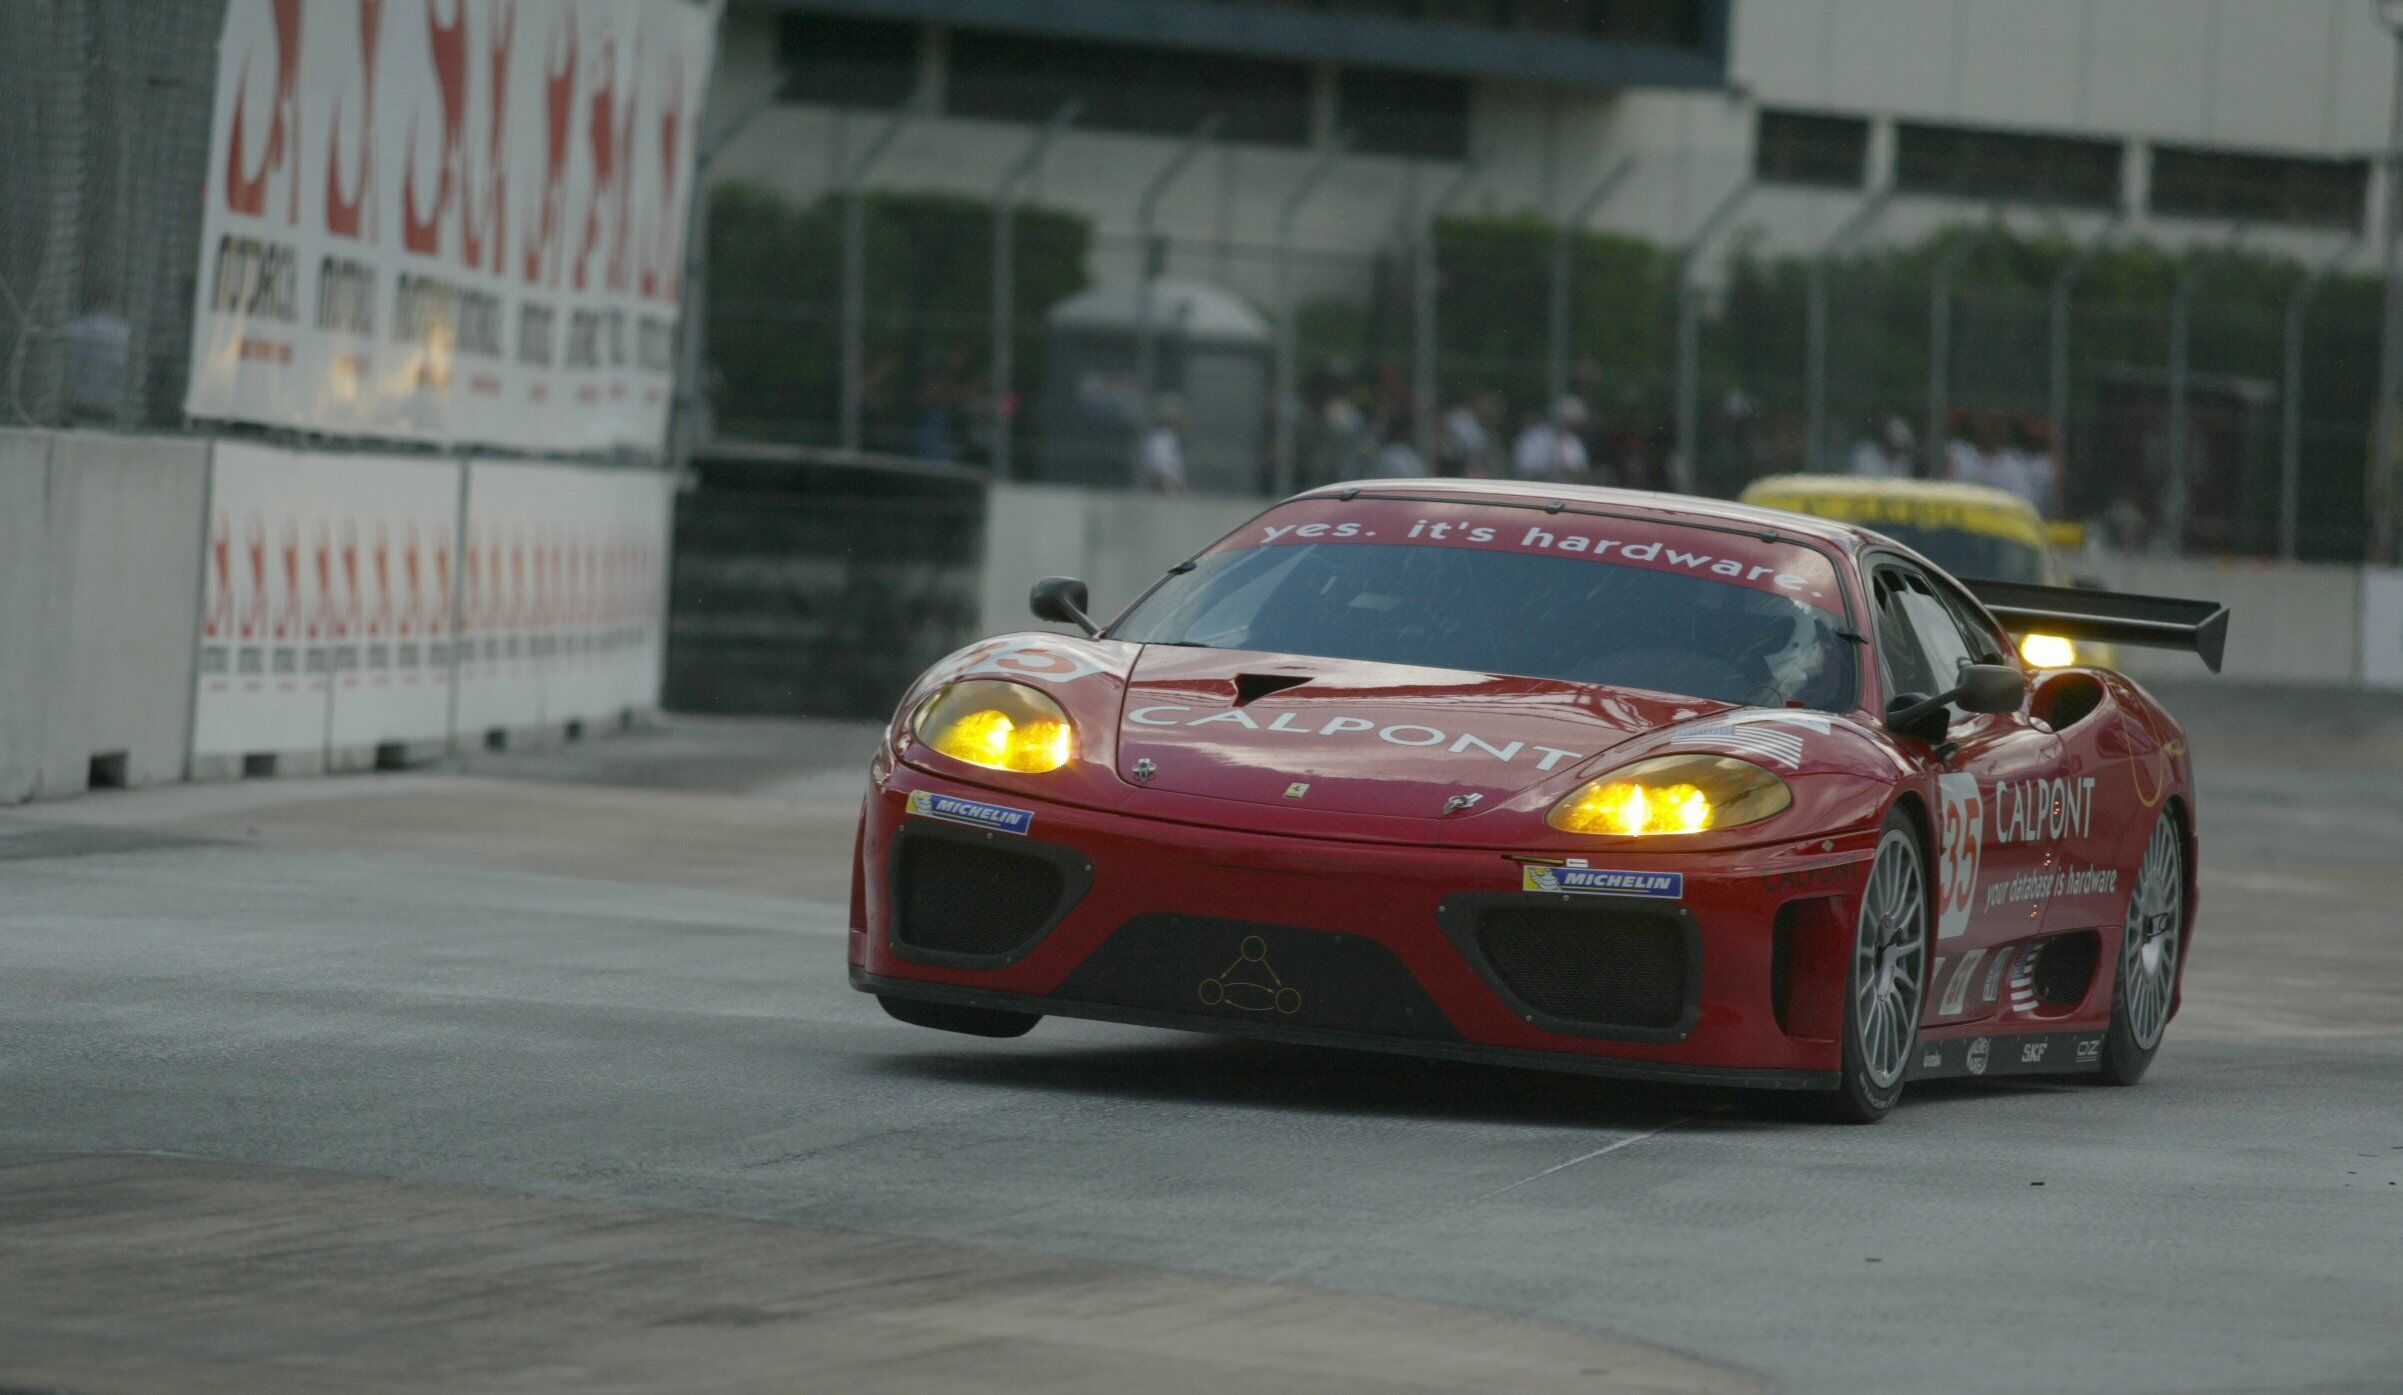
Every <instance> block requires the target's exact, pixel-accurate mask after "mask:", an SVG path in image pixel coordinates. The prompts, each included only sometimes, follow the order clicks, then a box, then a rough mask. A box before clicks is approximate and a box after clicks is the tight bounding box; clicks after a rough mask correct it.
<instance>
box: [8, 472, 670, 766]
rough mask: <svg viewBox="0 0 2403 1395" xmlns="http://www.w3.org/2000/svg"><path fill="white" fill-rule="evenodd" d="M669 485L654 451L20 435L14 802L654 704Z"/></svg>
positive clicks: (15, 488)
mask: <svg viewBox="0 0 2403 1395" xmlns="http://www.w3.org/2000/svg"><path fill="white" fill-rule="evenodd" d="M670 491H671V481H670V478H669V476H667V475H666V474H664V473H662V472H660V471H656V470H643V469H605V468H594V467H582V466H569V465H549V464H543V465H535V464H519V463H516V462H501V461H476V462H473V463H463V462H460V461H457V460H450V459H437V458H426V457H411V456H375V455H360V454H352V453H333V452H325V451H299V450H283V449H278V448H273V447H267V446H259V445H253V444H250V443H247V442H238V441H227V442H217V443H211V442H209V441H207V440H203V439H196V438H165V437H139V436H120V435H113V434H106V433H98V432H41V431H0V803H10V802H15V801H18V800H23V799H29V798H38V797H55V796H59V795H67V794H75V793H79V792H81V791H82V790H83V789H84V788H85V787H86V785H87V784H88V783H89V782H90V781H92V780H101V781H104V782H108V783H126V784H153V783H158V782H162V781H169V780H177V779H182V778H185V777H186V776H191V777H194V778H201V779H209V778H224V777H229V776H233V775H239V774H243V773H245V772H257V771H262V770H271V771H273V772H275V773H282V774H292V773H302V772H307V771H312V770H317V769H323V768H329V767H330V768H336V769H341V768H354V767H358V766H363V765H367V764H372V763H373V762H374V761H375V760H376V759H377V758H378V756H379V755H380V754H381V753H383V752H385V751H388V750H391V749H393V748H396V747H397V748H399V750H400V751H401V753H402V755H403V756H404V757H407V758H423V757H425V756H429V755H433V754H438V753H440V752H443V751H446V750H450V749H453V748H454V747H455V746H457V745H461V744H468V743H480V742H481V741H482V740H483V739H484V738H485V736H486V734H487V733H489V732H490V731H491V730H493V729H494V728H501V729H504V730H506V731H509V732H511V733H516V734H524V733H525V732H526V731H527V729H529V728H542V729H549V730H552V731H556V730H558V729H559V728H562V727H564V726H566V725H567V724H568V723H571V722H582V723H588V724H596V725H597V724H599V723H603V722H609V721H614V720H615V719H617V718H618V717H620V716H622V715H624V714H626V713H627V712H629V711H637V712H639V711H648V710H651V709H655V708H656V707H657V706H658V704H659V685H660V671H661V661H662V658H663V653H662V649H663V640H662V631H663V626H664V619H665V610H666V598H667V561H668V551H669V545H670V537H671V533H670V528H671V520H672V512H673V501H672V498H671V492H670ZM469 542H472V544H473V547H472V548H470V549H469V551H468V555H466V556H462V555H461V552H462V547H463V546H465V545H466V543H469ZM463 620H464V622H465V623H466V626H467V631H466V633H465V634H464V635H462V634H461V633H460V625H461V622H462V621H463Z"/></svg>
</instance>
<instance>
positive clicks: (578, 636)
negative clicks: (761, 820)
mask: <svg viewBox="0 0 2403 1395" xmlns="http://www.w3.org/2000/svg"><path fill="white" fill-rule="evenodd" d="M669 488H670V480H669V477H668V476H666V475H664V474H662V473H660V472H658V471H655V470H598V469H591V468H585V467H577V466H570V465H533V464H517V463H512V462H501V461H483V460H479V461H476V462H475V463H473V464H472V465H470V466H469V467H468V483H467V529H466V539H467V542H466V550H465V552H464V553H463V554H462V562H463V565H462V568H461V571H460V583H461V584H460V600H459V636H460V649H459V730H460V732H461V733H462V734H463V735H467V736H473V735H474V734H475V733H477V732H481V731H488V730H490V729H492V728H494V727H524V726H533V725H536V724H540V723H557V722H567V721H575V720H599V719H602V718H606V717H611V716H614V715H616V714H617V713H619V712H621V711H623V710H624V709H626V708H629V707H637V708H647V707H656V706H658V704H659V676H660V660H661V654H662V636H661V634H660V626H661V623H662V621H663V618H664V612H665V609H666V604H667V557H668V543H669V539H668V528H669V520H670V515H671V509H670V505H671V500H670V498H669V493H668V491H669Z"/></svg>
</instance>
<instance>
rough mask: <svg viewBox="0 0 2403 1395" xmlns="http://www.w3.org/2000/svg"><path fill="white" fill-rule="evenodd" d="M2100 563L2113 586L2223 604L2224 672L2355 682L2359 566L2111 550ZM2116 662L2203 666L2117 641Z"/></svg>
mask: <svg viewBox="0 0 2403 1395" xmlns="http://www.w3.org/2000/svg"><path fill="white" fill-rule="evenodd" d="M2100 569H2101V571H2102V573H2103V576H2104V579H2106V580H2108V581H2109V582H2110V584H2111V585H2112V587H2113V588H2115V589H2117V590H2122V591H2134V592H2139V593H2142V594H2145V595H2154V596H2185V597H2191V598H2194V599H2197V600H2212V601H2218V602H2221V603H2222V604H2224V605H2226V606H2227V607H2228V609H2229V612H2230V619H2229V624H2228V654H2227V666H2226V667H2225V668H2224V669H2223V670H2222V671H2221V672H2222V674H2223V676H2225V677H2228V678H2232V679H2239V680H2244V681H2248V682H2261V683H2290V684H2306V685H2338V686H2352V685H2355V684H2358V683H2360V682H2361V678H2362V669H2361V646H2362V572H2361V569H2360V568H2357V567H2340V566H2316V565H2315V566H2300V565H2298V566H2284V565H2270V564H2255V563H2242V562H2209V561H2183V560H2167V559H2158V558H2149V557H2115V558H2108V559H2105V560H2104V561H2103V563H2102V565H2101V568H2100ZM2120 666H2121V668H2123V669H2124V670H2126V672H2127V673H2128V674H2129V675H2130V676H2132V677H2135V678H2139V679H2144V678H2185V677H2201V676H2203V674H2204V672H2205V670H2204V669H2203V666H2202V664H2201V663H2200V662H2199V661H2197V660H2196V659H2195V658H2194V657H2193V656H2192V655H2187V654H2178V653H2174V652H2171V651H2167V650H2160V649H2135V648H2124V647H2123V648H2122V649H2121V650H2120Z"/></svg>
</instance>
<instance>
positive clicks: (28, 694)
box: [0, 431, 57, 804]
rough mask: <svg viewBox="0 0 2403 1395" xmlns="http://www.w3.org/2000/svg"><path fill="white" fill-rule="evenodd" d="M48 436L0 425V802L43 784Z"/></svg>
mask: <svg viewBox="0 0 2403 1395" xmlns="http://www.w3.org/2000/svg"><path fill="white" fill-rule="evenodd" d="M49 494H50V438H49V437H48V436H46V435H40V434H36V433H34V432H30V431H0V803H10V804H13V803H16V802H17V801H19V800H22V799H30V798H32V797H33V796H34V795H35V793H37V792H38V791H39V790H40V789H41V784H42V721H43V718H44V717H45V716H46V715H47V714H48V710H49V696H50V694H49V682H50V672H51V667H52V660H53V658H54V654H55V650H56V647H57V646H56V638H57V632H56V631H55V630H54V629H53V628H52V626H51V624H50V534H49V519H48V517H47V507H46V503H45V501H46V500H47V499H48V498H49Z"/></svg>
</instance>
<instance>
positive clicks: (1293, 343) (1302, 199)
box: [1275, 131, 1352, 497]
mask: <svg viewBox="0 0 2403 1395" xmlns="http://www.w3.org/2000/svg"><path fill="white" fill-rule="evenodd" d="M1351 146H1352V138H1351V136H1350V134H1349V133H1348V132H1341V131H1339V132H1337V133H1336V135H1335V139H1334V140H1333V141H1332V142H1330V143H1329V144H1328V146H1327V147H1326V148H1325V149H1324V150H1321V151H1319V152H1318V158H1317V159H1315V160H1313V161H1311V162H1310V167H1309V168H1308V169H1306V170H1304V171H1303V172H1302V179H1301V182H1300V183H1299V184H1296V185H1294V186H1293V192H1292V193H1290V194H1287V195H1286V196H1285V204H1284V206H1283V207H1282V208H1279V209H1278V210H1277V412H1276V420H1277V441H1276V460H1275V465H1276V493H1277V494H1278V495H1279V496H1280V497H1281V496H1283V495H1287V494H1291V493H1292V492H1293V483H1294V480H1295V478H1296V476H1297V474H1298V473H1299V471H1298V466H1299V464H1300V462H1299V461H1297V460H1296V459H1295V458H1294V448H1295V445H1296V437H1297V436H1299V434H1300V429H1301V384H1300V378H1301V374H1300V370H1299V367H1298V365H1297V364H1296V363H1295V356H1296V355H1297V354H1298V353H1299V352H1300V348H1299V345H1298V343H1297V336H1296V334H1295V332H1294V323H1293V315H1294V309H1293V224H1294V220H1295V219H1296V218H1299V217H1300V216H1301V212H1302V205H1303V204H1305V203H1307V202H1309V200H1310V196H1311V195H1312V194H1314V193H1317V192H1318V187H1319V185H1321V184H1323V183H1325V182H1326V177H1327V175H1328V173H1329V172H1330V171H1332V170H1333V169H1334V168H1335V163H1336V161H1338V160H1341V159H1342V158H1343V157H1344V155H1345V153H1346V152H1348V151H1349V150H1350V149H1351Z"/></svg>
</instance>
